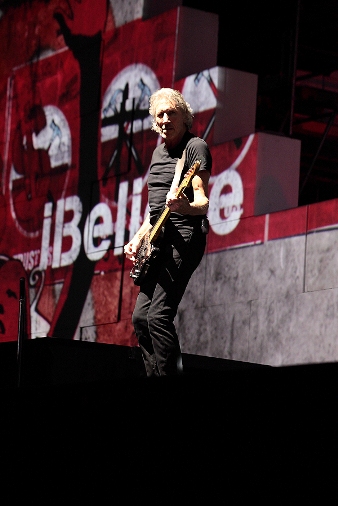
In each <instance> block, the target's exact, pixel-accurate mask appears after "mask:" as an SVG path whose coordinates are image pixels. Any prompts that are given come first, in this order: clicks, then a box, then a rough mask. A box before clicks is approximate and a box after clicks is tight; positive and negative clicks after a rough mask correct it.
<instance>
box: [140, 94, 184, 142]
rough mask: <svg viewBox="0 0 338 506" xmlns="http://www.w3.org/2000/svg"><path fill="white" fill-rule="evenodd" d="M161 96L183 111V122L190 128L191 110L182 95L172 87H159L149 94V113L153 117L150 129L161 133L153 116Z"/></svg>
mask: <svg viewBox="0 0 338 506" xmlns="http://www.w3.org/2000/svg"><path fill="white" fill-rule="evenodd" d="M162 98H166V99H168V100H169V101H170V102H172V103H173V104H174V105H175V107H177V108H178V109H181V111H183V114H184V123H185V125H186V127H187V129H188V130H190V129H191V127H192V123H193V119H194V116H193V110H192V108H191V106H190V104H189V103H188V102H186V101H185V100H184V98H183V95H182V94H181V93H180V92H179V91H177V90H173V89H172V88H160V89H159V90H157V91H155V92H154V93H153V94H152V95H151V97H150V99H149V114H150V115H151V116H152V117H153V123H152V126H151V129H152V130H154V131H155V132H157V133H159V134H160V133H161V129H160V128H159V127H158V126H157V124H156V119H155V116H156V105H157V103H158V101H159V100H161V99H162Z"/></svg>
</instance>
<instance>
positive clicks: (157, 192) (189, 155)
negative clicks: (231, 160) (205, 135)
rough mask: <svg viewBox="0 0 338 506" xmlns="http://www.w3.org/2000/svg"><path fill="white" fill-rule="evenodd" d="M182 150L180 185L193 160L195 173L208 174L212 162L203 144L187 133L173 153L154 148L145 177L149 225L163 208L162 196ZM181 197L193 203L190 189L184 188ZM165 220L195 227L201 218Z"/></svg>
mask: <svg viewBox="0 0 338 506" xmlns="http://www.w3.org/2000/svg"><path fill="white" fill-rule="evenodd" d="M184 148H186V154H185V163H184V168H183V170H182V174H181V181H182V179H183V177H184V175H185V173H186V172H187V171H188V169H189V168H190V167H192V165H193V164H194V163H195V162H196V161H197V160H201V165H200V168H199V171H202V170H207V171H209V172H211V166H212V159H211V153H210V150H209V148H208V145H207V143H206V142H205V141H204V140H203V139H201V138H200V137H196V136H195V135H193V134H192V133H190V132H187V133H186V134H185V135H184V137H183V139H182V141H181V142H180V144H179V145H178V146H176V147H175V148H174V149H170V150H168V149H167V147H166V145H165V143H162V144H160V145H159V146H157V148H156V149H155V150H154V152H153V156H152V159H151V164H150V171H149V177H148V200H149V208H150V221H151V223H152V224H154V223H155V222H156V219H157V218H158V216H159V214H160V213H161V211H162V210H163V208H164V206H165V203H166V195H167V193H168V191H169V190H170V187H171V183H172V180H173V178H174V175H175V167H176V163H177V160H178V159H179V158H181V157H182V153H183V150H184ZM184 194H185V195H186V196H187V197H188V199H189V201H190V202H192V201H193V200H194V197H193V189H192V187H191V185H190V186H189V187H188V188H185V190H184ZM169 219H170V220H171V221H172V222H173V223H175V224H186V225H195V224H196V223H200V221H201V219H202V216H190V215H182V214H178V213H171V214H170V217H169Z"/></svg>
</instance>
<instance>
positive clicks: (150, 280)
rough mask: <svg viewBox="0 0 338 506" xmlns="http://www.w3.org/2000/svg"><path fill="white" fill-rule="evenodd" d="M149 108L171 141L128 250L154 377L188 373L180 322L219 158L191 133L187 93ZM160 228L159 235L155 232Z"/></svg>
mask: <svg viewBox="0 0 338 506" xmlns="http://www.w3.org/2000/svg"><path fill="white" fill-rule="evenodd" d="M149 113H150V114H151V116H152V117H153V125H152V129H153V130H154V131H155V132H157V133H158V134H160V135H161V137H162V138H163V139H164V142H162V143H161V144H160V145H159V146H157V148H155V150H154V152H153V155H152V160H151V164H150V171H149V177H148V202H149V209H150V211H149V214H148V216H147V217H146V219H145V221H144V223H143V224H142V225H141V227H140V229H139V230H138V232H137V233H136V234H135V236H134V237H133V238H132V239H131V241H130V242H129V243H128V244H126V245H125V247H124V252H125V255H126V257H127V258H129V259H130V260H132V261H133V263H134V267H133V269H132V270H131V277H133V279H134V282H135V284H138V285H139V286H140V292H139V294H138V297H137V300H136V304H135V308H134V311H133V315H132V321H133V325H134V329H135V333H136V336H137V339H138V342H139V345H140V349H141V352H142V357H143V361H144V365H145V370H146V375H147V376H149V377H150V376H167V375H177V374H179V373H180V372H181V371H182V368H181V349H180V344H179V339H178V335H177V332H176V328H175V324H174V319H175V316H176V314H177V309H178V306H179V303H180V301H181V299H182V297H183V294H184V292H185V289H186V287H187V285H188V282H189V280H190V278H191V276H192V274H193V272H194V271H195V269H196V268H197V267H198V265H199V264H200V262H201V260H202V257H203V255H204V251H205V246H206V233H207V226H206V225H207V217H206V214H207V211H208V207H209V200H208V182H209V177H210V172H211V166H212V159H211V154H210V150H209V147H208V145H207V144H206V142H205V141H204V140H203V139H201V138H199V137H196V136H195V135H194V134H192V133H191V132H190V129H191V128H192V123H193V114H192V109H191V107H190V105H189V104H188V103H187V102H186V101H185V100H184V98H183V96H182V95H181V93H180V92H178V91H176V90H173V89H171V88H161V89H160V90H158V91H156V92H155V93H153V95H152V96H151V97H150V106H149ZM182 188H184V191H183V190H182ZM161 220H162V221H163V223H162V221H161ZM156 228H158V229H159V233H156V234H154V233H153V234H152V232H154V230H156ZM152 235H153V237H152ZM149 236H150V238H151V241H150V243H149ZM147 241H148V244H147V245H146V246H145V243H146V242H147ZM141 253H142V255H143V257H145V258H142V259H140V256H141V255H140V254H141ZM148 256H149V259H148V258H147V257H148ZM145 260H146V261H147V268H146V269H144V268H143V266H144V262H145ZM148 260H150V261H149V262H148Z"/></svg>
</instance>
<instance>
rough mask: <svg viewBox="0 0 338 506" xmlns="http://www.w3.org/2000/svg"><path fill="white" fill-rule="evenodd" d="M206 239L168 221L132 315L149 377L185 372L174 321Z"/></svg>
mask: <svg viewBox="0 0 338 506" xmlns="http://www.w3.org/2000/svg"><path fill="white" fill-rule="evenodd" d="M205 245H206V236H205V234H202V233H201V230H200V229H198V230H194V229H193V228H192V227H184V228H180V230H178V229H177V228H176V227H175V226H174V225H172V224H171V222H167V225H166V229H165V233H164V237H163V238H162V239H161V242H160V253H159V255H158V256H157V257H156V258H155V259H154V263H153V264H152V266H151V268H150V270H149V272H148V274H147V277H146V279H145V281H144V283H143V284H142V285H141V286H140V292H139V295H138V297H137V299H136V304H135V308H134V312H133V316H132V322H133V325H134V329H135V333H136V336H137V339H138V342H139V345H140V349H141V351H142V357H143V362H144V365H145V370H146V374H147V376H168V375H177V374H179V373H180V372H181V367H180V364H181V349H180V344H179V339H178V336H177V332H176V328H175V325H174V319H175V316H176V314H177V309H178V306H179V303H180V302H181V299H182V297H183V295H184V292H185V289H186V287H187V285H188V283H189V280H190V278H191V276H192V274H193V272H194V271H195V269H196V268H197V267H198V265H199V263H200V262H201V260H202V257H203V254H204V250H205Z"/></svg>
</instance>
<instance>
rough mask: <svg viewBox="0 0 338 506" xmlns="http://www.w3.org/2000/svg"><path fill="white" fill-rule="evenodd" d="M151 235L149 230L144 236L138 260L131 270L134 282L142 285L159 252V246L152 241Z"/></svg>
mask: <svg viewBox="0 0 338 506" xmlns="http://www.w3.org/2000/svg"><path fill="white" fill-rule="evenodd" d="M149 237H150V234H149V232H148V234H146V235H145V236H144V237H143V239H142V243H141V246H140V249H139V250H138V253H137V256H136V260H135V262H134V265H133V267H132V269H131V271H130V277H131V278H132V279H133V280H134V284H135V285H136V286H140V285H141V284H142V282H143V281H144V279H145V277H146V275H147V274H148V270H149V267H150V265H151V264H152V263H153V260H154V259H155V257H156V256H157V255H158V252H159V248H158V246H156V245H155V244H154V243H152V242H150V240H149Z"/></svg>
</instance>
